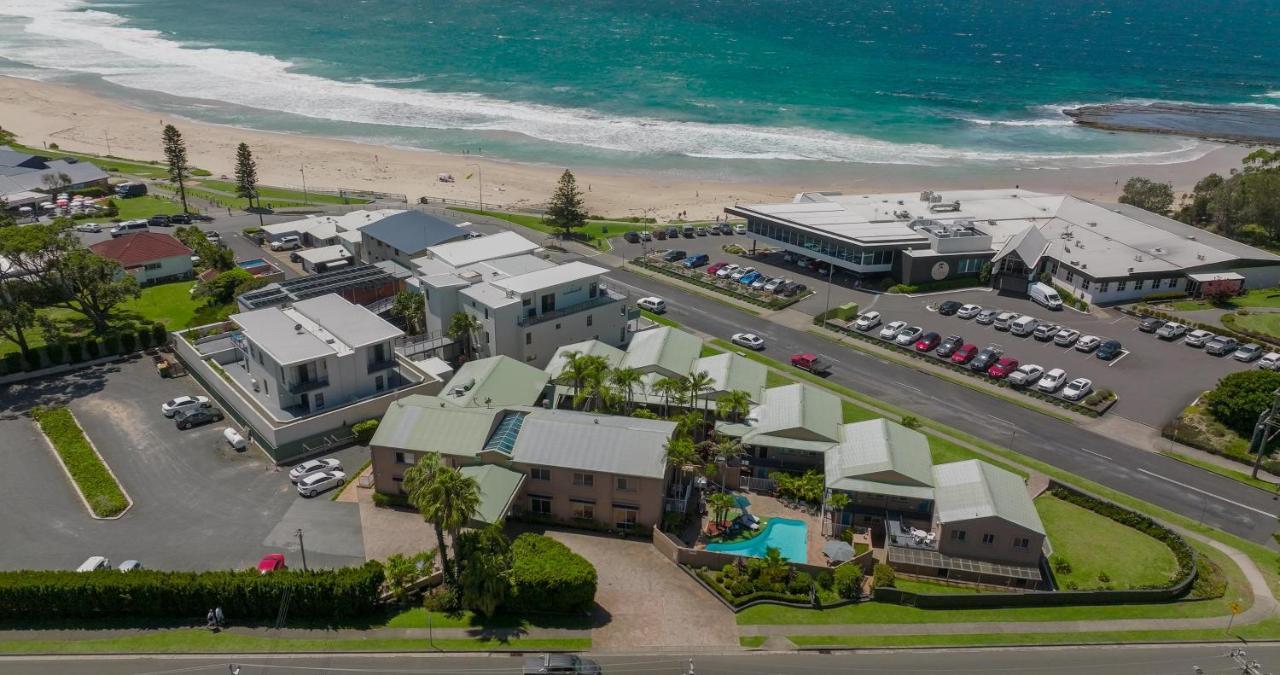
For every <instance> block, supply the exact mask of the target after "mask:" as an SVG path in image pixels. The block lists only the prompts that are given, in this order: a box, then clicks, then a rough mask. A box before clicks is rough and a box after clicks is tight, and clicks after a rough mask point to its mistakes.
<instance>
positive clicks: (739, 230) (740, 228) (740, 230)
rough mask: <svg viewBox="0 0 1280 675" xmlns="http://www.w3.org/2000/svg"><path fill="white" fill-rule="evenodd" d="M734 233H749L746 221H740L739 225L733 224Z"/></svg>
mask: <svg viewBox="0 0 1280 675" xmlns="http://www.w3.org/2000/svg"><path fill="white" fill-rule="evenodd" d="M733 233H734V234H746V233H747V226H746V224H744V223H738V224H737V225H734V226H733Z"/></svg>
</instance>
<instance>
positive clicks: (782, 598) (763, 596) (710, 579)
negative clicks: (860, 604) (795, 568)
mask: <svg viewBox="0 0 1280 675" xmlns="http://www.w3.org/2000/svg"><path fill="white" fill-rule="evenodd" d="M696 574H697V575H698V578H699V579H701V580H702V581H703V582H705V583H706V584H707V586H708V587H710V588H711V590H713V591H715V592H716V595H719V596H720V597H722V598H724V599H725V602H728V603H729V604H730V605H733V606H734V607H742V606H743V605H746V604H747V603H751V602H757V601H759V600H770V601H773V602H785V603H791V604H800V605H811V604H813V603H812V601H811V600H810V598H809V594H808V593H805V594H804V595H793V594H790V593H774V592H772V591H755V592H752V593H748V594H746V595H734V594H733V593H731V592H729V589H727V588H725V587H724V586H722V585H720V582H719V580H717V579H716V577H715V575H714V574H712V573H711V572H709V571H707V570H706V568H703V569H700V570H697V571H696Z"/></svg>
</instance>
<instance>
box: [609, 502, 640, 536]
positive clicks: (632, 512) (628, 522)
mask: <svg viewBox="0 0 1280 675" xmlns="http://www.w3.org/2000/svg"><path fill="white" fill-rule="evenodd" d="M639 519H640V510H639V509H637V508H636V507H634V506H626V505H624V504H614V505H613V526H614V527H616V528H618V529H619V530H631V529H635V526H636V523H637V522H638V521H639Z"/></svg>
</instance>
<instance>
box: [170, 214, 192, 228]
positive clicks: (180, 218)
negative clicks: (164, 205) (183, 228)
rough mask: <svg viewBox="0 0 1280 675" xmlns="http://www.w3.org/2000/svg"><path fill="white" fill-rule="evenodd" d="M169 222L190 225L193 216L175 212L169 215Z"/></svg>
mask: <svg viewBox="0 0 1280 675" xmlns="http://www.w3.org/2000/svg"><path fill="white" fill-rule="evenodd" d="M169 222H170V223H173V224H174V225H190V224H191V216H190V215H189V214H186V213H175V214H173V215H172V216H169Z"/></svg>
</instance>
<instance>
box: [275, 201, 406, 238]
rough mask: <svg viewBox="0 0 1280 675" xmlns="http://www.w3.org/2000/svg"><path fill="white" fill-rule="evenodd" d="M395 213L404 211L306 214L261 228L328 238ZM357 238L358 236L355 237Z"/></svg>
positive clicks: (357, 229) (386, 210)
mask: <svg viewBox="0 0 1280 675" xmlns="http://www.w3.org/2000/svg"><path fill="white" fill-rule="evenodd" d="M397 213H404V209H376V210H372V211H369V210H363V209H362V210H360V211H352V212H350V213H344V214H342V215H340V216H308V217H306V218H303V219H301V220H290V221H288V222H284V223H276V224H275V225H266V226H264V227H263V228H262V230H263V231H264V232H266V233H267V234H270V235H273V236H275V235H281V234H292V233H294V232H297V233H298V234H310V235H311V236H313V237H317V238H319V239H328V238H330V237H333V236H336V235H337V234H338V233H340V232H355V231H359V230H360V228H362V227H365V226H366V225H372V224H373V223H376V222H378V221H380V220H382V219H383V218H386V217H387V216H394V215H395V214H397ZM358 240H359V238H358V237H357V241H358Z"/></svg>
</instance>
